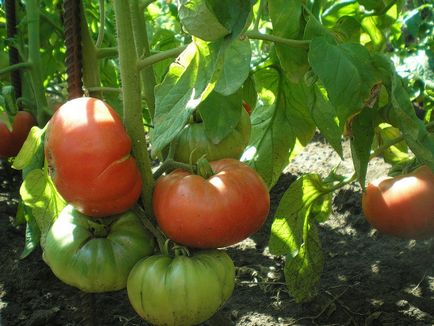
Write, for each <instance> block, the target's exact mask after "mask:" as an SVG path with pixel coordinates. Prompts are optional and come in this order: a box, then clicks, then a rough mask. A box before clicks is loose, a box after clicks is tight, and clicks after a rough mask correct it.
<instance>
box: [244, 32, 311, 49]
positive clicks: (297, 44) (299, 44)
mask: <svg viewBox="0 0 434 326" xmlns="http://www.w3.org/2000/svg"><path fill="white" fill-rule="evenodd" d="M244 35H245V36H247V37H248V38H250V39H257V40H264V41H270V42H274V43H279V44H284V45H288V46H290V47H294V48H307V47H309V44H310V41H308V40H293V39H289V38H284V37H280V36H275V35H270V34H262V33H260V32H257V31H248V32H246V33H245V34H244Z"/></svg>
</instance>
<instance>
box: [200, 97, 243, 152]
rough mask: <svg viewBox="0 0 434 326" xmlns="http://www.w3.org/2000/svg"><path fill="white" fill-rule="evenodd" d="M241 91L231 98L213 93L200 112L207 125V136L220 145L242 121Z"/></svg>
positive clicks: (201, 105)
mask: <svg viewBox="0 0 434 326" xmlns="http://www.w3.org/2000/svg"><path fill="white" fill-rule="evenodd" d="M241 102H242V101H241V91H238V92H237V93H235V94H232V95H230V96H223V95H221V94H219V93H217V92H211V93H210V95H208V97H207V98H206V99H205V101H203V102H202V103H201V104H200V105H199V107H198V110H199V112H200V115H201V117H202V120H203V123H204V125H205V133H206V136H207V137H208V138H209V139H210V140H211V142H212V143H213V144H218V143H220V142H221V141H222V139H224V138H225V137H226V136H227V135H229V134H230V133H231V132H232V130H233V129H234V128H235V127H236V126H237V124H238V122H239V121H240V112H241V106H242V104H241Z"/></svg>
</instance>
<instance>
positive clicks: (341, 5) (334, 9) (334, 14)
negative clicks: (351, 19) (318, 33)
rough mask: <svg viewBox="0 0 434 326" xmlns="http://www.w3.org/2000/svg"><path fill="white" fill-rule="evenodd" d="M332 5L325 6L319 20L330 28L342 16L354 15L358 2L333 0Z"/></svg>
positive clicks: (354, 0)
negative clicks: (325, 8)
mask: <svg viewBox="0 0 434 326" xmlns="http://www.w3.org/2000/svg"><path fill="white" fill-rule="evenodd" d="M331 3H333V5H332V6H330V7H329V8H327V10H325V11H324V12H323V14H322V17H321V21H322V23H323V24H324V26H326V27H329V28H332V27H333V26H335V25H336V23H337V21H338V20H339V18H341V17H343V16H355V17H357V15H358V13H359V10H360V9H359V7H360V6H359V3H358V2H357V1H356V0H346V1H338V2H336V1H333V2H331Z"/></svg>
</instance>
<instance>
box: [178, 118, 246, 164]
mask: <svg viewBox="0 0 434 326" xmlns="http://www.w3.org/2000/svg"><path fill="white" fill-rule="evenodd" d="M250 131H251V124H250V116H249V114H248V113H247V112H246V110H244V109H242V110H241V118H240V122H239V123H238V125H237V126H236V127H235V128H234V130H233V131H232V132H231V133H230V134H229V135H228V136H226V137H225V138H224V139H223V140H222V141H221V142H220V143H218V144H214V143H213V142H212V141H211V140H210V139H209V138H208V137H207V135H206V133H205V125H204V124H203V122H196V123H190V124H188V125H187V126H186V127H185V128H184V129H183V130H182V131H181V133H180V135H179V136H178V139H177V146H176V151H175V156H174V159H175V160H176V161H178V162H184V163H190V156H191V162H192V163H196V161H197V160H198V159H199V158H200V157H202V156H203V155H206V159H207V160H208V161H217V160H220V159H222V158H234V159H239V158H240V157H241V155H242V154H243V152H244V149H245V148H246V146H247V144H248V143H249V139H250Z"/></svg>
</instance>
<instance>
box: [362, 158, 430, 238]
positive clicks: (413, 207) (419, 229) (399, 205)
mask: <svg viewBox="0 0 434 326" xmlns="http://www.w3.org/2000/svg"><path fill="white" fill-rule="evenodd" d="M362 207H363V212H364V214H365V216H366V219H367V220H368V222H369V223H370V224H371V225H372V226H373V227H374V228H376V229H377V230H378V231H380V232H382V233H385V234H390V235H393V236H397V237H400V238H408V239H424V238H429V237H431V236H433V235H434V174H433V173H432V171H431V169H430V168H429V167H427V166H421V167H419V168H418V169H416V170H414V171H413V172H411V173H409V174H406V175H402V176H397V177H394V178H391V177H385V178H380V179H377V180H375V181H374V182H372V183H370V184H368V186H367V188H366V191H365V192H364V193H363V197H362Z"/></svg>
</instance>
